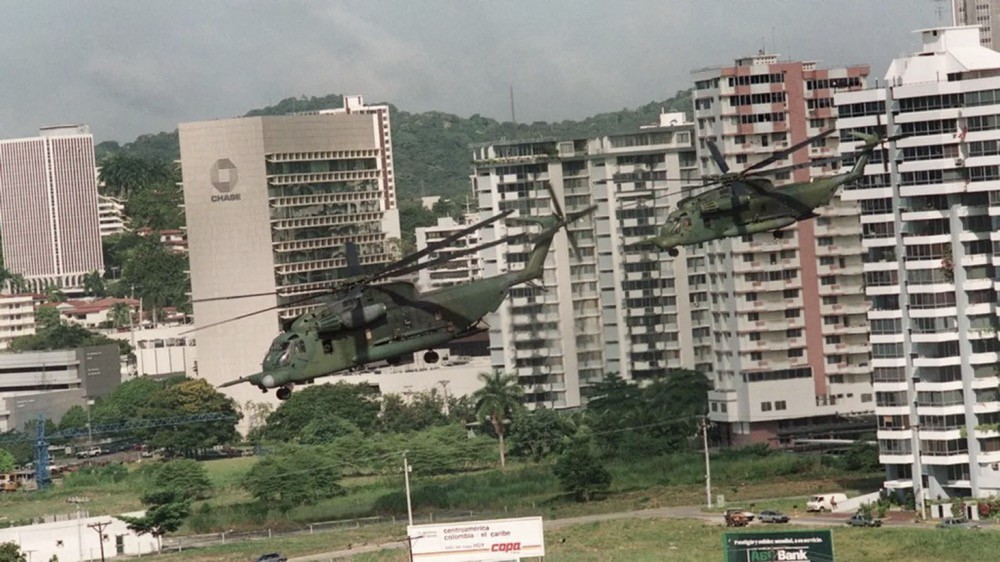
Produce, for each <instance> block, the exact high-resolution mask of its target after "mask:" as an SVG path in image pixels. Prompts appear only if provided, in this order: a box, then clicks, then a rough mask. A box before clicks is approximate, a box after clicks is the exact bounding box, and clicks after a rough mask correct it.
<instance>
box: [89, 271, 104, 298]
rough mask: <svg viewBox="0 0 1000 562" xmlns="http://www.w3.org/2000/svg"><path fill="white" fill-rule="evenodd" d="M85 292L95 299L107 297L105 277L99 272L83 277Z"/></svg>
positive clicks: (92, 272)
mask: <svg viewBox="0 0 1000 562" xmlns="http://www.w3.org/2000/svg"><path fill="white" fill-rule="evenodd" d="M83 292H85V293H87V294H88V295H90V296H93V297H105V296H107V294H108V292H107V288H106V287H105V286H104V277H102V276H101V274H100V273H98V272H97V271H91V272H90V273H87V274H86V275H84V276H83Z"/></svg>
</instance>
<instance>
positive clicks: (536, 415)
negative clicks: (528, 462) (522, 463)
mask: <svg viewBox="0 0 1000 562" xmlns="http://www.w3.org/2000/svg"><path fill="white" fill-rule="evenodd" d="M575 431H576V426H575V425H574V424H573V422H572V420H570V419H569V417H568V416H565V415H563V414H561V413H559V412H556V411H555V410H549V409H546V408H537V409H535V410H534V411H528V410H521V411H519V412H517V413H515V414H514V418H513V420H512V421H511V424H510V435H509V439H508V443H509V444H510V452H511V454H512V455H516V456H521V457H528V458H530V459H532V460H534V461H535V462H538V461H540V460H542V458H543V457H545V456H546V455H549V454H552V453H559V452H561V451H562V450H563V444H564V442H565V440H566V439H567V438H568V437H570V436H571V435H573V433H574V432H575Z"/></svg>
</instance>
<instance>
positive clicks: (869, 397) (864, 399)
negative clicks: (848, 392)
mask: <svg viewBox="0 0 1000 562" xmlns="http://www.w3.org/2000/svg"><path fill="white" fill-rule="evenodd" d="M861 401H862V402H871V401H872V395H871V394H862V395H861Z"/></svg>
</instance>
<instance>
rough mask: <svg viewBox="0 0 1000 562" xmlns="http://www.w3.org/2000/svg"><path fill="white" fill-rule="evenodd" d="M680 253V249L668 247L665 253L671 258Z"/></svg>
mask: <svg viewBox="0 0 1000 562" xmlns="http://www.w3.org/2000/svg"><path fill="white" fill-rule="evenodd" d="M680 253H681V252H680V250H678V249H677V248H670V249H669V250H667V255H668V256H670V257H672V258H676V257H677V254H680Z"/></svg>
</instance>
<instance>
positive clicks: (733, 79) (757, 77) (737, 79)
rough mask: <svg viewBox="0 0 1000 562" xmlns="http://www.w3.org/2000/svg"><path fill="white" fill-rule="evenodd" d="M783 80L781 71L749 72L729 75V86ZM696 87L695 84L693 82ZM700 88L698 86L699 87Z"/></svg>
mask: <svg viewBox="0 0 1000 562" xmlns="http://www.w3.org/2000/svg"><path fill="white" fill-rule="evenodd" d="M784 81H785V75H784V74H783V73H779V72H776V73H774V74H751V75H748V76H730V77H729V86H730V87H732V86H749V85H750V84H780V83H781V82H784ZM695 86H696V87H697V84H695ZM699 89H700V88H699Z"/></svg>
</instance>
